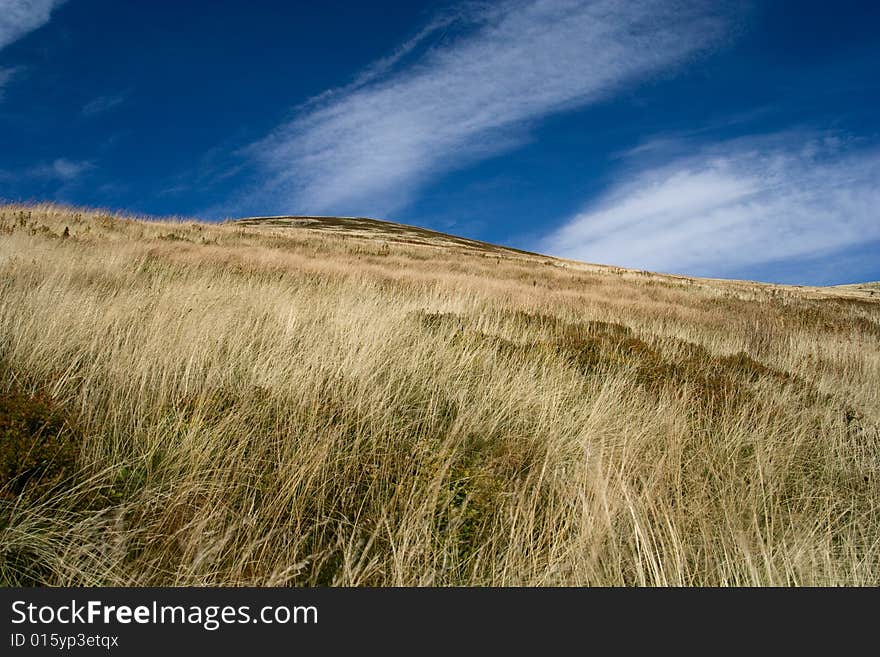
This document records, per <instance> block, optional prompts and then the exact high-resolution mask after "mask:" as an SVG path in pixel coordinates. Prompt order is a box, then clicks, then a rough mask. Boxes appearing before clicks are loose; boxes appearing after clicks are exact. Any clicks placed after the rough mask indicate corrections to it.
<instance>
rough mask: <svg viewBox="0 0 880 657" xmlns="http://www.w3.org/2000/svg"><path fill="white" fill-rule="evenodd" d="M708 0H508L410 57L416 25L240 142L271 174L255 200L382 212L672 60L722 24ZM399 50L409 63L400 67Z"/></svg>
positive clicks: (306, 208)
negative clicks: (389, 50)
mask: <svg viewBox="0 0 880 657" xmlns="http://www.w3.org/2000/svg"><path fill="white" fill-rule="evenodd" d="M717 6H718V3H714V4H711V5H709V4H705V3H700V2H674V1H651V0H629V1H624V0H596V1H592V2H584V1H574V0H554V1H551V0H535V1H529V2H524V1H513V0H512V1H508V2H505V3H504V4H501V5H499V4H497V3H496V4H495V5H492V7H491V9H488V10H486V11H485V12H484V13H482V14H479V15H478V16H476V17H475V16H474V15H473V14H471V15H470V16H468V17H467V19H466V22H467V23H468V25H469V27H470V29H469V30H468V31H466V33H462V31H461V30H459V31H458V32H459V34H458V36H457V37H455V38H453V39H452V40H451V41H450V42H449V43H448V44H447V45H444V46H436V47H434V48H432V49H430V50H429V51H428V52H427V53H424V54H422V55H421V56H420V57H413V51H414V50H415V48H416V46H418V45H419V44H420V43H421V42H422V41H423V40H424V39H425V37H426V33H422V34H420V35H418V36H417V37H416V39H415V40H414V41H413V42H411V43H410V44H405V45H404V46H403V47H402V48H401V49H399V50H398V51H397V53H395V54H393V55H392V56H391V57H390V58H389V59H387V60H386V61H383V62H380V63H379V65H378V66H374V67H371V68H369V69H368V72H367V73H366V74H365V75H362V76H361V78H360V79H359V80H358V81H357V83H356V84H355V85H352V86H351V87H348V88H343V89H342V90H339V91H338V92H334V93H332V94H330V95H329V97H328V98H325V99H322V101H323V102H319V103H317V105H312V106H307V107H306V109H305V110H304V111H303V112H302V113H301V114H300V115H299V116H298V117H297V118H295V119H294V120H293V121H292V122H290V123H288V124H286V125H284V126H282V127H281V128H279V129H278V130H276V131H275V132H274V133H273V134H271V135H270V136H268V137H267V138H266V139H264V140H262V141H260V142H258V143H257V144H254V145H253V146H251V147H250V148H249V149H248V152H249V153H250V155H251V156H252V157H254V158H255V159H256V161H257V162H258V163H259V164H260V165H261V166H262V170H263V173H264V174H265V176H264V178H265V179H267V181H268V182H267V184H266V186H265V187H264V189H263V190H262V195H261V199H265V198H266V197H267V196H268V197H271V198H273V199H274V206H275V207H277V208H279V209H287V210H289V211H302V212H328V211H332V212H343V213H348V212H354V213H361V214H369V213H372V214H386V213H387V212H388V211H390V210H392V209H394V208H395V207H399V206H400V205H402V204H404V203H406V202H407V201H408V200H409V199H410V198H411V196H412V194H413V193H414V191H415V190H416V189H417V188H418V186H419V185H420V184H421V183H423V182H424V181H425V180H426V178H428V177H429V176H431V175H432V174H436V173H438V172H442V171H444V170H448V169H449V168H452V167H454V166H461V165H462V164H463V163H466V162H468V161H472V160H473V159H477V158H481V157H486V156H488V155H490V154H494V153H498V152H500V151H502V150H504V149H507V148H510V147H512V146H513V145H515V144H518V143H521V141H522V139H523V129H524V128H525V127H527V126H528V125H529V122H531V121H534V120H537V119H539V118H541V117H543V116H546V115H548V114H550V113H553V112H559V111H562V110H566V109H571V108H574V107H578V106H583V105H586V104H589V103H592V102H596V101H598V100H600V99H602V98H604V97H606V96H608V95H609V94H611V93H612V92H613V91H614V90H615V89H616V88H617V87H618V86H619V85H621V84H623V83H627V82H630V81H633V80H635V79H638V78H641V77H644V76H646V75H649V74H651V73H653V72H657V71H660V70H663V69H667V68H669V67H672V66H675V65H677V64H680V63H681V62H682V61H683V60H684V59H685V58H687V57H688V56H690V55H692V54H693V53H694V52H696V51H697V50H699V49H701V48H704V47H706V46H707V45H709V44H711V43H713V42H714V41H715V40H716V39H717V38H718V37H719V36H720V35H721V34H722V32H723V31H724V26H725V20H724V18H723V17H722V16H720V15H718V14H717V13H713V12H717V11H718V10H717ZM459 22H461V21H459ZM459 27H460V26H459ZM431 31H432V30H430V29H429V31H428V32H429V33H430V32H431ZM404 55H406V56H409V58H410V59H415V61H413V62H410V61H408V62H407V65H406V66H404V67H401V66H398V64H399V60H400V59H401V58H402V57H403V56H404ZM394 68H397V69H398V70H397V71H396V72H393V73H392V72H391V70H392V69H394ZM400 69H402V70H400Z"/></svg>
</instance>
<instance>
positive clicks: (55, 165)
mask: <svg viewBox="0 0 880 657" xmlns="http://www.w3.org/2000/svg"><path fill="white" fill-rule="evenodd" d="M93 169H95V165H94V164H93V163H92V162H89V161H86V160H68V159H67V158H64V157H59V158H57V159H55V160H53V161H52V162H49V163H44V164H38V165H36V166H32V167H29V168H27V169H24V170H20V171H18V172H12V171H5V170H0V180H3V181H7V182H20V181H23V180H48V181H57V182H62V183H72V182H74V181H76V180H78V179H79V178H81V177H82V176H83V175H84V174H86V173H88V172H89V171H92V170H93Z"/></svg>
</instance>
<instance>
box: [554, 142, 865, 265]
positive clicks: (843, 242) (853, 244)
mask: <svg viewBox="0 0 880 657" xmlns="http://www.w3.org/2000/svg"><path fill="white" fill-rule="evenodd" d="M674 150H675V151H676V152H680V151H681V148H680V145H679V148H676V149H674ZM696 150H697V152H696V153H695V154H693V155H690V156H686V157H675V158H673V159H672V161H671V162H668V163H666V164H662V165H656V166H653V167H649V168H647V169H641V170H638V169H636V170H634V171H633V170H629V171H625V172H623V177H624V179H625V180H624V181H622V182H620V183H618V184H616V185H613V186H612V187H611V189H610V191H608V192H607V193H606V194H605V195H604V196H602V197H601V198H599V200H598V201H596V202H595V203H592V204H591V205H590V206H589V207H588V208H586V209H585V210H584V211H583V212H581V213H579V214H578V215H576V216H575V217H573V218H571V219H570V220H569V221H568V222H566V223H565V224H564V225H563V226H562V227H561V228H560V229H558V230H557V231H555V232H554V233H553V234H552V235H550V236H549V237H547V238H546V239H545V240H544V242H543V244H542V245H541V247H542V249H543V250H544V251H546V252H548V253H551V254H554V255H559V256H563V257H567V258H572V259H576V260H585V261H589V262H597V263H604V264H614V265H620V266H625V267H634V268H638V269H648V270H656V271H666V272H676V273H688V274H695V275H708V276H712V275H716V276H724V275H735V274H740V275H742V273H743V272H746V271H748V270H749V269H750V268H753V267H755V266H757V265H765V264H768V263H774V262H783V261H791V260H793V259H803V260H806V259H810V258H816V257H819V256H823V255H824V256H827V255H829V254H834V253H838V254H839V253H841V252H843V251H845V250H846V249H849V248H857V247H860V246H863V245H865V244H866V243H870V242H872V241H877V240H880V210H878V208H880V186H878V185H877V181H878V180H880V151H878V150H876V149H874V150H863V149H853V148H847V144H846V143H845V142H844V141H842V140H840V139H839V138H837V137H834V136H822V135H811V136H810V135H804V134H795V133H787V134H781V135H774V136H765V137H760V138H750V139H740V140H735V141H730V142H727V143H722V144H718V145H715V146H711V147H704V148H702V149H696ZM634 152H635V153H638V152H639V151H634ZM804 278H808V276H807V275H806V273H805V276H804Z"/></svg>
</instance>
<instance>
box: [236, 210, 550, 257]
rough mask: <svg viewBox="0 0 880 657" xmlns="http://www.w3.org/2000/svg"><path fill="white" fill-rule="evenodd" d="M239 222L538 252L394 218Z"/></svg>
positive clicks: (428, 243)
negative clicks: (481, 240)
mask: <svg viewBox="0 0 880 657" xmlns="http://www.w3.org/2000/svg"><path fill="white" fill-rule="evenodd" d="M235 223H236V224H238V225H243V226H254V227H273V228H304V229H309V230H317V231H322V232H326V233H332V234H336V235H340V236H346V237H358V238H364V239H372V240H387V241H390V242H396V243H400V244H416V245H426V246H455V247H461V248H466V249H474V250H476V251H482V252H485V253H522V254H525V255H537V254H536V253H531V252H529V251H521V250H519V249H514V248H510V247H504V246H497V245H495V244H490V243H488V242H480V241H478V240H471V239H467V238H464V237H456V236H455V235H448V234H446V233H441V232H437V231H434V230H428V229H427V228H419V227H417V226H407V225H406V224H398V223H394V222H392V221H381V220H379V219H369V218H367V217H308V216H288V217H283V216H282V217H247V218H244V219H238V220H236V221H235Z"/></svg>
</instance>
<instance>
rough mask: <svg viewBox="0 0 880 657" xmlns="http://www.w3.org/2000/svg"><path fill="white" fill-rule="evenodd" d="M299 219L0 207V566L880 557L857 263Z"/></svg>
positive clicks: (827, 570) (225, 576) (879, 494)
mask: <svg viewBox="0 0 880 657" xmlns="http://www.w3.org/2000/svg"><path fill="white" fill-rule="evenodd" d="M294 223H297V222H294ZM299 223H301V222H299ZM330 223H331V224H333V225H330V226H326V225H325V226H319V227H317V228H316V227H315V224H314V223H313V224H311V227H307V226H299V227H296V226H290V225H278V221H277V220H276V221H274V222H273V221H264V222H245V223H242V224H225V225H207V224H197V223H192V222H190V223H170V222H165V223H161V222H152V223H151V222H142V221H136V220H126V219H120V218H116V217H112V216H109V215H105V214H101V213H99V212H90V211H76V210H71V209H65V208H58V207H53V206H37V207H26V208H25V207H13V206H7V207H2V208H0V270H2V276H0V368H2V371H3V379H2V383H0V385H2V386H3V388H2V390H0V392H2V395H0V430H2V431H3V432H4V433H3V436H2V438H3V443H2V446H0V466H2V467H3V468H4V469H5V470H4V472H6V473H7V474H6V475H5V476H6V477H7V479H8V481H6V482H5V483H4V482H0V484H4V487H3V488H2V489H0V580H2V581H3V582H5V583H27V582H35V583H44V584H85V585H92V584H318V583H322V584H347V585H389V584H407V585H408V584H415V585H432V584H477V585H486V584H527V585H530V584H550V585H555V584H659V585H666V584H672V585H675V584H685V585H688V584H709V585H716V584H721V585H723V584H875V585H876V584H878V583H880V574H878V573H880V472H878V463H880V460H878V457H880V432H878V426H880V386H878V385H877V382H878V381H880V349H878V345H880V303H878V299H877V298H876V297H873V296H872V295H871V292H872V290H871V289H870V288H857V289H833V288H829V289H821V288H790V287H783V286H769V285H759V284H754V283H747V282H739V281H710V280H701V279H689V278H685V277H671V276H659V275H654V274H648V273H646V272H632V271H627V270H623V269H617V268H611V267H601V266H592V265H584V264H580V263H573V262H569V261H559V260H554V259H552V258H547V257H543V256H536V255H534V254H526V253H521V252H514V251H511V250H506V249H499V248H496V247H489V246H487V245H480V244H479V243H476V244H471V243H467V242H466V241H462V240H459V239H458V238H452V237H449V236H438V235H436V234H435V235H430V234H428V233H426V232H420V231H418V230H416V234H412V233H409V232H408V231H407V230H404V229H397V228H393V227H386V226H376V225H372V224H360V225H356V226H353V225H351V224H350V223H349V224H348V225H339V222H330ZM342 223H343V224H345V223H346V222H342ZM65 227H67V228H68V229H69V237H67V238H64V237H62V234H63V231H64V229H65ZM377 231H378V232H377ZM355 233H358V234H355ZM48 438H51V440H49V439H48ZM41 450H42V451H41ZM35 455H41V458H35Z"/></svg>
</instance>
